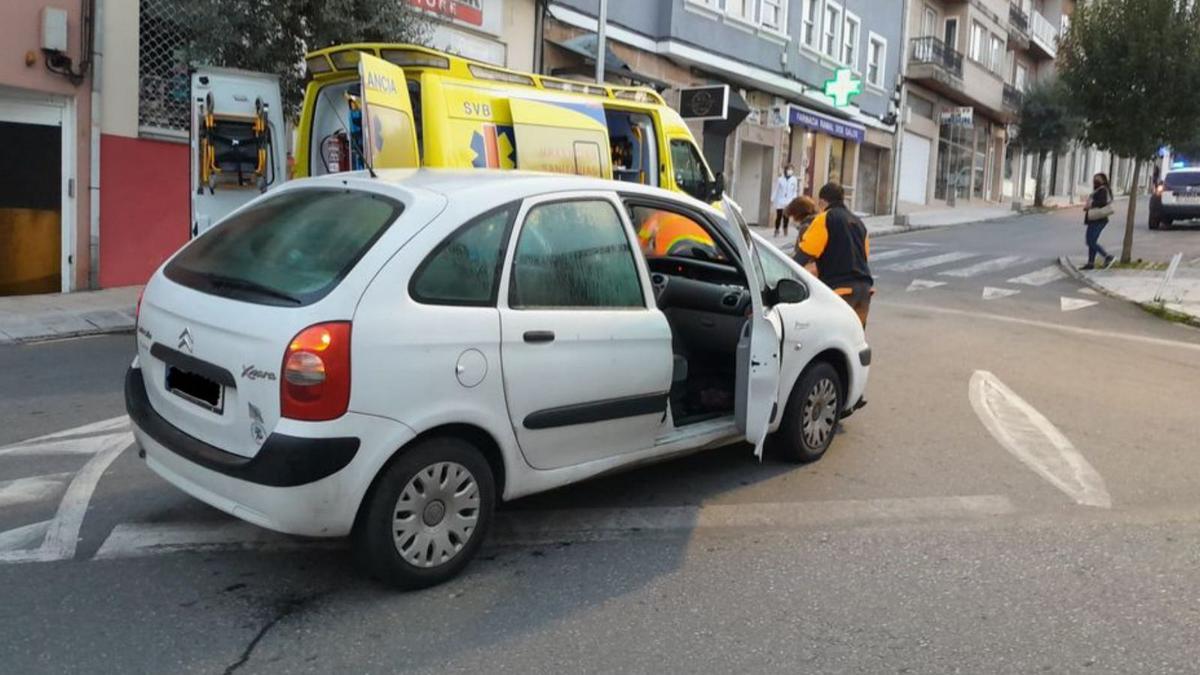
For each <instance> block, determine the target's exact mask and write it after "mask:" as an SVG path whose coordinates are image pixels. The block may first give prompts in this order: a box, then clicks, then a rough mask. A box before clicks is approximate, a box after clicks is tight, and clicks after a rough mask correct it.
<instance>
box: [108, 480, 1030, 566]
mask: <svg viewBox="0 0 1200 675" xmlns="http://www.w3.org/2000/svg"><path fill="white" fill-rule="evenodd" d="M1012 513H1016V507H1015V506H1014V505H1013V503H1012V502H1011V501H1010V500H1009V499H1008V498H1007V497H1004V496H1000V495H974V496H963V497H922V498H912V499H868V500H855V499H851V500H839V501H816V502H785V503H758V504H709V505H704V506H655V507H636V508H604V509H567V510H551V511H508V512H502V513H499V514H497V516H496V521H495V522H494V523H493V526H492V534H491V535H490V536H491V541H492V543H493V544H497V545H513V544H526V543H533V542H543V541H562V540H563V539H565V538H571V537H576V538H581V539H601V538H607V537H613V536H623V535H625V534H628V533H630V532H634V531H650V532H657V531H692V530H698V529H721V528H747V527H751V528H764V529H792V528H802V527H810V526H814V525H828V524H833V523H844V522H879V521H913V520H925V519H963V518H989V517H995V516H1003V515H1008V514H1012ZM345 545H346V542H345V540H344V539H334V540H328V539H305V538H301V537H290V536H287V535H283V534H278V533H275V532H271V531H269V530H264V529H262V528H259V527H257V526H254V525H250V524H248V523H243V522H241V521H224V522H215V523H181V524H166V523H123V524H121V525H118V526H116V527H114V528H113V530H112V533H111V534H109V536H108V539H107V540H105V542H104V544H103V545H101V546H100V549H99V550H98V551H97V552H96V556H95V558H96V559H97V560H112V559H118V558H130V557H139V556H150V555H160V554H166V553H174V552H181V551H206V550H207V551H211V550H260V551H261V550H294V549H306V548H316V547H324V548H331V547H344V546H345Z"/></svg>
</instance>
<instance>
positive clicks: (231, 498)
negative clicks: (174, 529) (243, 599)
mask: <svg viewBox="0 0 1200 675" xmlns="http://www.w3.org/2000/svg"><path fill="white" fill-rule="evenodd" d="M125 397H126V408H127V409H128V411H129V417H130V419H131V421H132V423H133V424H132V426H133V435H134V438H135V439H136V440H137V443H138V445H139V446H140V447H141V449H142V450H143V451H144V453H145V458H146V466H147V467H149V468H150V469H151V470H152V471H154V472H155V473H157V474H158V475H159V476H161V477H162V478H163V479H165V480H166V481H167V482H169V483H171V484H172V485H174V486H175V487H177V488H179V489H180V490H183V491H184V492H186V493H188V494H189V495H191V496H193V497H195V498H196V499H199V500H200V501H202V502H204V503H206V504H209V505H210V506H213V507H215V508H217V509H220V510H222V511H224V512H226V513H229V514H230V515H233V516H236V517H238V518H241V519H242V520H245V521H248V522H251V523H254V524H255V525H259V526H261V527H265V528H268V529H271V530H276V531H278V532H284V533H287V534H296V535H302V536H310V537H340V536H345V535H347V534H349V533H350V530H351V529H352V528H353V526H354V519H355V517H356V516H357V513H358V507H359V504H361V503H362V499H363V496H364V495H365V494H366V491H367V489H368V488H369V487H370V485H371V481H373V480H374V478H375V476H376V474H377V473H378V472H379V470H380V468H382V466H383V464H384V463H385V462H386V461H387V460H388V459H389V458H390V457H391V456H392V455H393V454H394V453H395V452H396V450H397V449H399V448H401V447H403V446H404V445H405V444H406V443H407V442H408V441H410V440H412V438H413V437H414V436H415V434H414V433H413V431H412V430H411V429H409V428H408V427H407V426H405V425H403V424H400V423H398V422H395V421H392V420H387V419H384V418H380V417H376V416H371V415H358V414H355V413H347V414H346V415H345V416H343V417H342V418H340V419H338V420H335V421H333V422H328V423H309V422H304V423H291V422H290V421H288V424H287V425H284V424H283V423H281V425H280V426H286V427H287V429H286V430H287V431H289V432H291V433H289V434H281V433H274V434H272V435H271V436H269V437H268V440H267V441H266V442H265V443H264V444H263V447H262V449H261V450H260V451H259V453H258V455H257V456H255V457H253V458H246V457H241V456H239V455H234V454H231V453H228V452H225V451H223V450H221V449H219V448H216V447H213V446H211V445H208V444H207V443H204V442H203V441H200V440H198V439H196V438H194V437H192V436H189V435H188V434H185V433H183V432H182V431H180V430H179V429H177V428H175V427H174V426H172V425H171V424H170V423H169V422H167V421H166V420H165V419H164V418H162V417H161V416H160V415H159V414H158V412H157V411H155V410H154V408H153V407H152V406H151V405H150V403H149V399H148V398H147V396H146V389H145V384H144V382H143V379H142V376H141V371H140V369H137V368H131V369H130V370H129V372H128V373H127V374H126V378H125ZM309 431H311V432H312V435H311V436H308V435H304V433H305V432H309ZM297 432H299V433H297ZM276 438H278V439H280V440H277V441H275V442H274V445H273V446H272V448H271V449H270V451H269V453H268V447H267V446H268V444H270V443H272V439H276ZM351 442H352V443H353V447H352V448H351ZM292 451H295V452H292Z"/></svg>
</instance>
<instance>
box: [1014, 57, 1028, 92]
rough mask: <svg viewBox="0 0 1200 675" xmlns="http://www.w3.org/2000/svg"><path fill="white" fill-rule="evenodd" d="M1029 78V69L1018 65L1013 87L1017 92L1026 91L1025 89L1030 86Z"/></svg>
mask: <svg viewBox="0 0 1200 675" xmlns="http://www.w3.org/2000/svg"><path fill="white" fill-rule="evenodd" d="M1028 78H1029V71H1028V69H1026V68H1025V66H1024V65H1023V64H1020V63H1018V64H1017V66H1016V72H1015V73H1013V86H1015V87H1016V88H1017V91H1025V88H1026V86H1027V85H1028Z"/></svg>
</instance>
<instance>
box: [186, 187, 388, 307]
mask: <svg viewBox="0 0 1200 675" xmlns="http://www.w3.org/2000/svg"><path fill="white" fill-rule="evenodd" d="M402 209H403V207H402V206H401V205H400V204H399V203H397V202H395V201H392V200H390V199H387V198H385V197H382V196H379V195H375V194H370V193H366V192H357V191H353V190H318V189H302V190H288V191H287V192H283V193H280V194H277V195H276V196H273V197H271V198H269V199H266V200H264V201H261V202H258V203H257V204H255V205H254V206H252V207H250V208H248V209H246V210H244V211H241V212H239V213H238V214H236V215H234V216H232V217H230V218H227V219H226V220H224V221H222V222H221V224H219V225H217V226H216V227H214V228H213V229H212V230H210V231H209V232H207V233H206V234H205V235H204V236H202V237H200V238H198V239H196V240H194V241H192V243H191V244H188V245H187V246H186V247H185V248H184V249H183V250H182V251H181V252H180V253H179V255H177V256H175V258H174V259H173V260H172V261H171V263H170V264H169V265H167V268H166V270H165V271H164V273H165V274H166V275H167V277H168V278H170V279H171V280H172V281H175V282H177V283H180V284H183V285H184V286H188V287H190V288H194V289H196V290H198V291H201V292H203V293H210V294H213V295H222V296H225V297H231V298H237V299H239V300H245V301H246V302H259V303H260V304H267V305H281V306H296V305H304V304H308V303H311V302H315V301H316V300H318V299H320V298H321V297H323V296H324V295H325V294H326V293H328V292H329V291H331V290H333V288H334V286H336V285H337V284H338V282H339V281H341V279H342V277H344V276H346V274H347V273H348V272H349V271H350V270H351V269H352V268H353V267H354V265H355V263H357V262H358V259H359V258H361V257H362V256H363V254H364V253H366V252H367V249H369V248H370V247H371V245H372V244H374V243H375V240H377V239H378V238H379V237H380V235H382V234H383V232H384V231H385V230H386V229H387V228H388V226H389V225H390V224H391V223H392V221H394V220H395V219H396V217H397V216H398V215H399V214H400V212H401V210H402Z"/></svg>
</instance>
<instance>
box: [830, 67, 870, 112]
mask: <svg viewBox="0 0 1200 675" xmlns="http://www.w3.org/2000/svg"><path fill="white" fill-rule="evenodd" d="M822 91H824V92H825V95H826V96H828V97H829V98H831V99H833V104H834V105H835V106H837V107H839V108H845V107H846V106H848V105H850V99H852V98H854V97H855V96H858V95H859V94H861V93H862V80H860V79H859V78H857V77H854V74H853V73H851V72H850V69H849V68H838V69H837V70H835V71H834V72H833V79H829V80H825V88H824V89H822Z"/></svg>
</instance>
